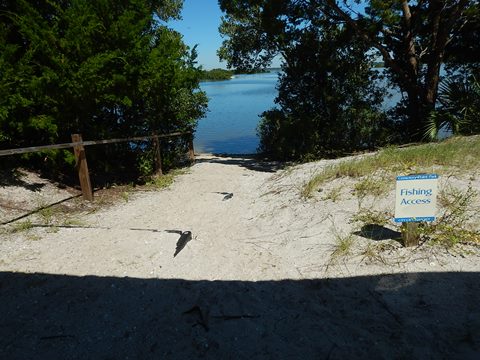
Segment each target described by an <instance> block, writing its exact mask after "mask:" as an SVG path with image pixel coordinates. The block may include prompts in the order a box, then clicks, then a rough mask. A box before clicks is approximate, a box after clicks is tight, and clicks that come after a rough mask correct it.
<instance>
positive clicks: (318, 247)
mask: <svg viewBox="0 0 480 360" xmlns="http://www.w3.org/2000/svg"><path fill="white" fill-rule="evenodd" d="M325 163H327V162H319V163H315V164H306V165H302V166H299V167H296V168H295V169H293V170H292V169H290V170H285V171H277V169H276V168H275V164H261V163H256V162H255V161H254V160H251V159H240V158H216V157H213V156H201V157H199V158H198V161H197V163H196V164H195V165H194V166H193V167H192V168H191V170H190V172H189V173H188V174H185V175H182V176H180V177H179V178H178V179H177V180H176V181H175V183H174V185H173V186H171V187H170V188H169V189H167V190H163V191H158V192H144V193H135V195H134V196H133V197H131V198H130V199H129V201H128V202H125V203H121V204H118V205H117V206H115V207H113V208H109V209H106V210H101V211H99V212H97V213H94V214H90V215H86V216H85V218H84V219H83V220H84V221H85V226H83V227H81V228H60V229H59V230H58V232H56V233H51V232H48V231H47V230H48V229H47V230H45V229H37V230H35V231H38V232H40V234H41V239H38V240H35V241H32V240H29V239H28V237H25V236H24V235H17V236H10V237H9V238H6V239H4V241H2V242H0V294H1V304H0V305H2V309H3V314H4V316H3V317H2V320H1V321H0V358H9V359H14V358H32V357H34V356H35V357H36V358H59V357H61V358H75V359H77V358H78V359H82V358H179V359H188V358H198V357H207V358H212V359H216V358H218V359H237V358H239V359H243V358H245V359H247V358H249V359H250V358H261V359H263V358H267V359H269V358H272V359H279V358H285V359H295V358H299V357H304V358H331V359H334V358H337V359H341V358H347V357H348V358H386V359H388V358H449V359H451V358H467V359H468V358H471V359H474V358H478V355H479V354H480V343H479V341H478V339H479V338H480V333H479V329H480V307H479V305H478V297H479V296H480V282H479V281H478V280H480V277H479V276H478V274H479V270H480V266H479V265H478V256H472V257H458V258H450V257H447V258H445V257H441V256H435V257H424V256H423V255H421V254H420V255H415V256H412V255H411V253H407V252H405V254H404V255H405V256H404V257H402V261H398V262H397V263H394V264H393V263H392V264H389V265H384V264H367V263H365V262H363V261H361V259H358V258H357V259H351V260H348V261H345V262H342V263H341V264H339V265H337V266H331V267H329V266H327V265H329V264H330V263H329V261H330V254H331V251H332V246H333V244H334V242H335V233H338V232H341V233H346V232H348V231H350V230H351V225H350V224H349V222H348V220H349V218H350V217H351V215H352V214H353V213H354V212H355V210H356V206H357V205H356V203H355V200H354V199H352V198H349V197H348V196H347V195H348V194H347V195H346V198H345V199H344V201H342V202H341V206H339V204H338V203H332V202H328V201H304V200H301V199H300V198H299V195H298V194H299V187H300V186H301V185H302V184H303V182H304V181H305V180H306V179H307V178H308V177H309V175H310V174H312V173H313V172H314V171H315V169H318V168H320V167H321V166H324V164H325ZM222 193H233V197H231V198H230V199H225V200H224V196H225V195H224V194H222ZM186 230H189V231H191V232H192V234H193V237H194V238H193V240H192V241H190V242H189V243H188V244H187V246H186V247H185V248H184V249H183V250H182V251H181V252H180V254H179V255H178V256H176V257H175V258H174V257H173V254H174V251H175V247H176V242H177V240H178V239H179V234H178V233H176V232H178V231H186ZM362 241H366V240H365V239H363V240H361V239H358V242H360V243H361V242H362ZM399 252H400V253H401V252H402V250H399ZM32 273H36V274H37V275H33V274H32ZM389 274H392V275H389ZM361 275H362V276H361ZM34 354H35V355H34Z"/></svg>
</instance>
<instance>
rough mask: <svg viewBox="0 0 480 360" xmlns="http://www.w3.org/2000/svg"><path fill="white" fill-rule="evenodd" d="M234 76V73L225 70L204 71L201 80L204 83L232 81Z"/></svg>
mask: <svg viewBox="0 0 480 360" xmlns="http://www.w3.org/2000/svg"><path fill="white" fill-rule="evenodd" d="M234 74H235V72H234V71H232V70H225V69H212V70H202V71H201V75H200V79H201V80H204V81H206V80H208V81H221V80H230V79H231V78H232V76H233V75H234Z"/></svg>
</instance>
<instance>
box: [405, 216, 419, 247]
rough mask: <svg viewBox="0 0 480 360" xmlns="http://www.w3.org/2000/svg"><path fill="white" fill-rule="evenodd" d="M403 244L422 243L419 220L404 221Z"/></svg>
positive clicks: (413, 244)
mask: <svg viewBox="0 0 480 360" xmlns="http://www.w3.org/2000/svg"><path fill="white" fill-rule="evenodd" d="M402 239H403V246H405V247H409V246H418V244H420V234H419V231H418V222H404V223H402Z"/></svg>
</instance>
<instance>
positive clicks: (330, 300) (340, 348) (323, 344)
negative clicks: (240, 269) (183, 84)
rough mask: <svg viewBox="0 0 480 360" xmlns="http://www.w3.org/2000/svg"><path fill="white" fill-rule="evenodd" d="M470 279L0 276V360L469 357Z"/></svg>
mask: <svg viewBox="0 0 480 360" xmlns="http://www.w3.org/2000/svg"><path fill="white" fill-rule="evenodd" d="M479 279H480V276H479V273H465V272H464V273H461V272H458V273H410V274H400V275H380V276H370V277H351V278H343V279H324V280H301V281H293V280H282V281H258V282H250V281H190V280H165V279H137V278H115V277H96V276H84V277H76V276H67V275H48V274H25V273H11V272H3V273H0V308H1V317H0V358H2V359H127V358H129V359H196V358H201V357H205V358H210V359H297V358H303V359H352V358H365V359H371V358H375V359H377V358H378V359H381V358H385V359H396V358H401V359H413V358H417V359H433V358H435V359H439V358H442V359H478V358H479V357H478V356H479V355H480V307H479V305H478V304H479V302H478V299H479V297H480V281H479Z"/></svg>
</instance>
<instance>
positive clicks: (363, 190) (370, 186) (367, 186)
mask: <svg viewBox="0 0 480 360" xmlns="http://www.w3.org/2000/svg"><path fill="white" fill-rule="evenodd" d="M388 189H389V183H388V181H387V180H385V179H378V178H374V177H372V176H367V177H366V178H364V179H362V180H361V181H359V182H357V183H356V184H355V186H354V190H355V194H356V195H357V197H359V198H360V197H362V198H365V197H366V196H369V195H371V196H375V197H378V196H381V195H385V194H387V192H388Z"/></svg>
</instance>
